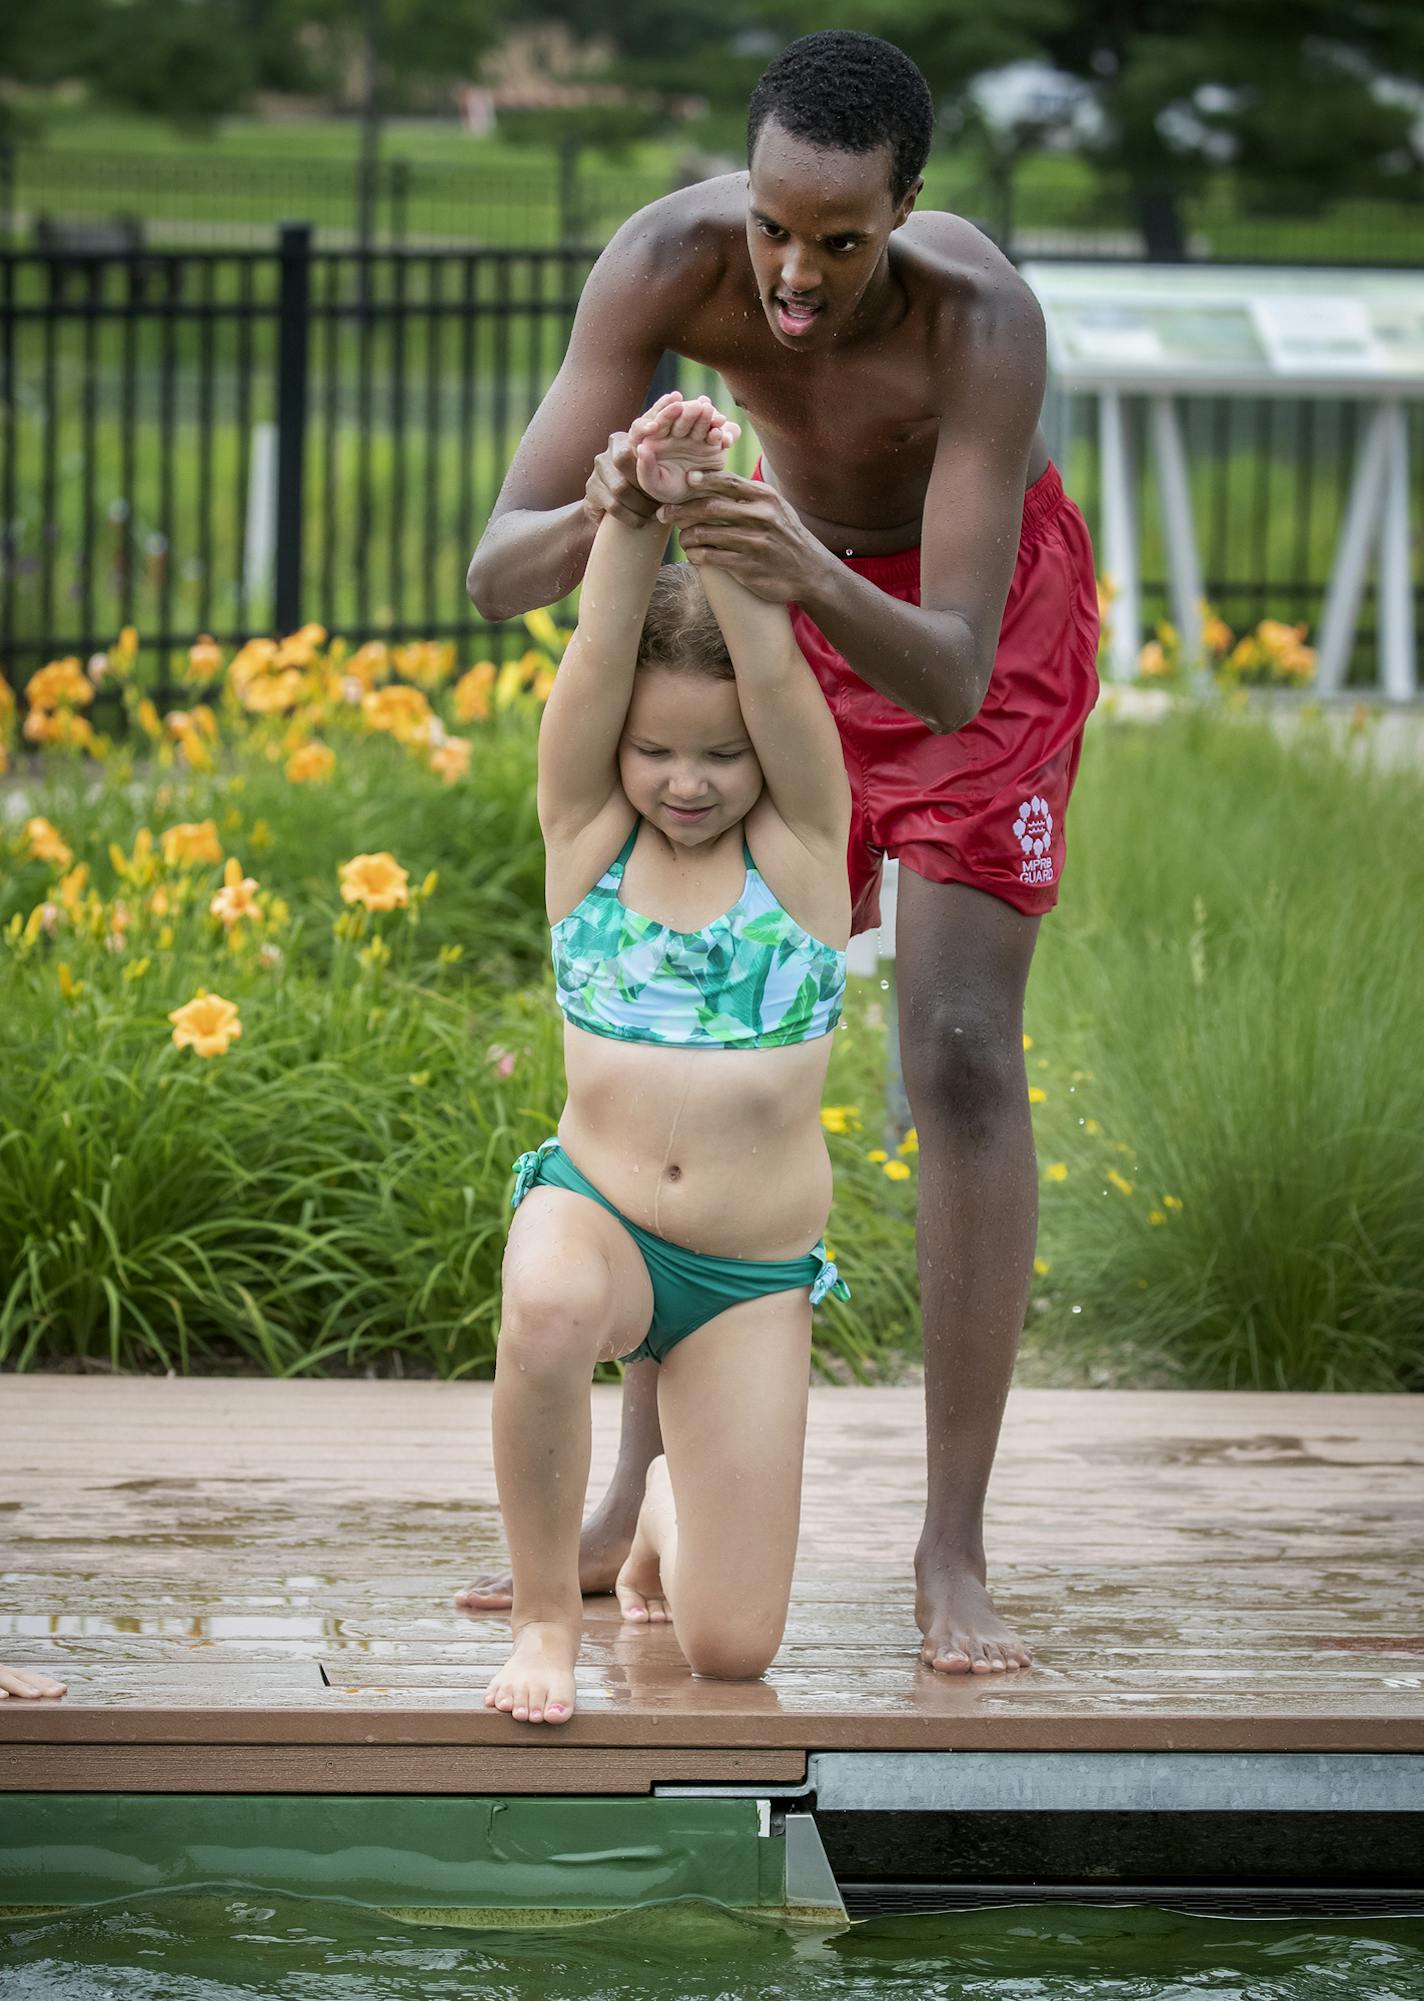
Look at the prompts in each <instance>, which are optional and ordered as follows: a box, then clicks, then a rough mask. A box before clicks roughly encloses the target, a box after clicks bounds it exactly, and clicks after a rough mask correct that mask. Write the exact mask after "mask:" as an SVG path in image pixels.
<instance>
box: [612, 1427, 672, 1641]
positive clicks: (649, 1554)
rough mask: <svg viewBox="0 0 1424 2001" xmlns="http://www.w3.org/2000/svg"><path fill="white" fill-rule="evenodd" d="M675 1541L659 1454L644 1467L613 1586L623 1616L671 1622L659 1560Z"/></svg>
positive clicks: (643, 1621)
mask: <svg viewBox="0 0 1424 2001" xmlns="http://www.w3.org/2000/svg"><path fill="white" fill-rule="evenodd" d="M676 1541H677V1508H676V1505H675V1504H674V1501H673V1497H672V1482H671V1480H670V1479H669V1478H668V1469H667V1460H666V1459H664V1458H663V1457H662V1455H661V1454H659V1456H658V1457H657V1458H656V1459H655V1460H654V1461H653V1463H652V1465H651V1466H650V1467H649V1468H648V1485H647V1491H646V1492H645V1494H644V1495H643V1506H642V1510H641V1512H640V1513H639V1516H638V1527H637V1530H636V1531H635V1533H634V1536H633V1547H632V1548H631V1549H630V1550H629V1552H628V1561H627V1562H626V1563H625V1564H624V1565H623V1568H622V1569H621V1570H620V1571H619V1573H618V1578H617V1582H616V1583H615V1585H614V1587H613V1588H614V1590H615V1591H616V1592H617V1593H618V1603H619V1604H620V1605H621V1606H622V1608H623V1617H624V1618H625V1619H629V1620H634V1621H636V1622H638V1623H639V1624H646V1625H650V1626H665V1625H668V1624H670V1623H671V1620H672V1613H671V1611H670V1610H669V1608H668V1602H667V1598H666V1596H665V1594H664V1592H663V1563H664V1561H665V1559H666V1558H668V1557H669V1556H670V1554H671V1553H672V1552H673V1550H674V1548H675V1546H676Z"/></svg>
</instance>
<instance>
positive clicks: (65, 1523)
mask: <svg viewBox="0 0 1424 2001" xmlns="http://www.w3.org/2000/svg"><path fill="white" fill-rule="evenodd" d="M594 1408H595V1418H594V1461H595V1470H594V1481H595V1483H598V1482H601V1481H602V1479H603V1478H604V1477H606V1474H607V1471H608V1469H609V1468H610V1467H611V1464H612V1460H613V1456H614V1450H615V1447H616V1436H617V1421H618V1402H617V1395H616V1392H613V1391H607V1390H601V1389H600V1390H599V1391H597V1392H595V1399H594ZM488 1422H489V1390H488V1386H487V1385H442V1384H430V1383H416V1384H390V1383H385V1384H374V1383H357V1382H352V1383H274V1382H266V1381H251V1380H232V1381H223V1380H219V1381H213V1380H204V1381H197V1382H188V1381H177V1380H174V1381H169V1380H146V1379H136V1378H119V1379H90V1378H63V1377H43V1376H41V1377H28V1378H18V1379H17V1378H7V1379H0V1659H3V1660H6V1661H11V1662H23V1663H29V1664H32V1665H43V1666H46V1667H48V1668H49V1669H50V1670H51V1671H52V1672H56V1673H58V1674H60V1675H62V1676H64V1677H65V1678H67V1679H68V1681H69V1683H70V1694H69V1696H68V1697H67V1698H66V1699H65V1701H64V1702H62V1703H59V1704H45V1705H43V1706H41V1705H36V1704H31V1703H20V1702H14V1701H12V1702H8V1703H3V1704H0V1786H8V1787H10V1788H12V1789H13V1788H29V1787H33V1786H35V1785H41V1784H49V1785H52V1786H57V1787H61V1788H63V1789H70V1788H74V1787H79V1786H80V1785H81V1780H80V1779H79V1777H78V1776H77V1775H78V1774H81V1773H82V1774H87V1776H86V1777H85V1778H84V1779H83V1781H82V1784H83V1786H85V1787H87V1788H90V1789H92V1788H96V1787H100V1788H101V1787H104V1786H111V1787H116V1788H122V1789H125V1790H132V1789H135V1788H137V1789H147V1790H191V1789H194V1788H195V1787H201V1786H205V1785H206V1786H210V1787H211V1788H212V1789H214V1790H221V1789H233V1790H261V1789H264V1788H267V1787H274V1788H276V1787H280V1789H284V1790H309V1791H346V1790H388V1791H403V1790H409V1791H431V1790H446V1791H479V1790H506V1789H514V1790H520V1791H538V1790H550V1791H559V1790H564V1791H569V1790H600V1791H606V1790H620V1791H624V1790H631V1791H645V1790H646V1789H647V1787H648V1785H650V1784H651V1783H653V1782H654V1781H655V1780H662V1781H666V1782H674V1781H678V1780H686V1781H689V1782H691V1781H693V1780H697V1779H705V1780H708V1781H709V1782H710V1781H720V1782H722V1783H737V1782H741V1781H743V1780H755V1781H758V1782H760V1781H763V1780H764V1781H765V1782H766V1783H768V1784H771V1783H774V1782H775V1783H784V1784H788V1785H789V1784H792V1783H794V1781H795V1775H796V1774H797V1773H798V1772H799V1771H800V1770H802V1769H804V1757H805V1753H806V1752H807V1751H809V1750H815V1749H832V1748H834V1749H866V1750H873V1749H905V1748H923V1749H948V1748H971V1747H972V1748H975V1749H993V1748H1001V1749H1016V1750H1017V1749H1074V1748H1079V1749H1084V1750H1087V1749H1141V1750H1148V1749H1151V1750H1162V1749H1172V1748H1175V1749H1180V1750H1186V1749H1213V1750H1220V1749H1239V1750H1252V1749H1255V1750H1267V1749H1270V1750H1290V1749H1302V1750H1306V1749H1309V1750H1401V1749H1415V1750H1417V1749H1420V1748H1424V1576H1421V1572H1420V1566H1419V1564H1418V1561H1417V1553H1418V1550H1419V1549H1420V1547H1421V1546H1424V1428H1422V1427H1421V1425H1420V1422H1419V1406H1418V1404H1417V1402H1416V1401H1413V1400H1411V1399H1409V1398H1405V1397H1311V1396H1293V1395H1254V1394H1221V1395H1196V1394H1186V1393H1177V1394H1163V1393H1141V1394H1139V1393H1133V1392H1118V1391H1102V1392H1094V1391H1049V1390H1024V1391H1016V1392H1015V1393H1014V1394H1013V1396H1012V1397H1011V1399H1010V1404H1009V1409H1008V1413H1007V1416H1006V1421H1005V1428H1004V1437H1003V1443H1002V1446H1001V1450H1000V1456H999V1463H998V1466H997V1468H996V1474H995V1481H994V1485H993V1488H992V1490H991V1494H990V1505H989V1515H988V1548H989V1556H990V1563H991V1581H992V1582H993V1584H994V1587H995V1591H996V1597H997V1600H998V1602H999V1604H1000V1606H1001V1608H1002V1609H1003V1611H1004V1612H1005V1614H1006V1615H1007V1616H1008V1617H1009V1618H1010V1619H1011V1620H1013V1621H1015V1622H1016V1623H1017V1624H1018V1626H1019V1628H1020V1630H1021V1631H1022V1632H1023V1633H1024V1634H1025V1636H1026V1637H1028V1638H1030V1639H1031V1640H1032V1641H1033V1642H1034V1643H1035V1645H1036V1647H1037V1648H1038V1650H1039V1664H1038V1665H1037V1666H1036V1667H1035V1668H1034V1669H1033V1670H1032V1671H1031V1672H1030V1673H1027V1674H1017V1675H995V1676H993V1677H973V1678H970V1679H959V1678H947V1677H943V1676H935V1675H932V1674H930V1673H929V1672H928V1671H927V1670H926V1669H924V1668H923V1667H921V1666H920V1665H919V1663H918V1661H917V1658H916V1646H917V1636H916V1632H915V1627H914V1623H913V1616H912V1613H913V1606H912V1597H911V1586H910V1559H911V1555H912V1552H913V1548H914V1543H915V1539H916V1536H917V1533H918V1529H919V1517H920V1509H921V1506H922V1495H923V1480H924V1448H923V1407H922V1401H921V1396H920V1393H919V1391H918V1390H914V1389H905V1390H844V1389H818V1390H816V1391H815V1392H814V1394H813V1398H812V1414H811V1423H810V1430H809V1436H808V1446H807V1475H806V1490H805V1505H804V1510H803V1526H802V1544H801V1554H800V1558H799V1560H798V1569H797V1583H796V1592H795V1597H794V1601H793V1606H792V1613H791V1619H790V1622H789V1625H788V1630H787V1636H786V1642H785V1645H784V1646H783V1649H782V1652H781V1654H780V1656H779V1657H778V1660H777V1662H776V1663H775V1665H774V1667H773V1669H772V1671H771V1673H770V1674H769V1675H768V1677H767V1678H766V1680H765V1681H764V1682H762V1683H757V1684H749V1685H737V1686H735V1687H729V1686H727V1685H721V1684H715V1683H706V1682H697V1681H694V1680H693V1679H692V1678H691V1677H690V1676H689V1675H688V1674H687V1672H686V1669H685V1667H684V1666H683V1664H682V1662H681V1657H680V1655H679V1654H678V1652H677V1648H676V1643H675V1640H674V1639H673V1637H672V1635H671V1634H670V1633H668V1632H667V1631H666V1630H660V1631H638V1630H637V1629H632V1628H625V1627H624V1626H623V1625H622V1624H621V1622H620V1621H619V1620H618V1618H617V1616H616V1608H615V1607H614V1605H613V1603H612V1601H611V1600H598V1601H591V1603H590V1606H589V1616H588V1620H587V1630H586V1644H585V1658H584V1661H583V1663H582V1665H581V1669H580V1690H581V1696H580V1700H581V1709H580V1713H579V1715H578V1716H577V1717H576V1718H575V1720H574V1722H573V1724H572V1725H571V1726H569V1727H568V1728H567V1729H566V1730H563V1731H560V1732H559V1733H557V1742H556V1743H555V1742H551V1741H545V1740H544V1739H543V1738H542V1736H536V1734H535V1733H534V1732H532V1731H529V1730H527V1729H524V1728H522V1727H521V1726H518V1725H515V1724H513V1723H512V1722H510V1721H509V1720H508V1719H507V1718H503V1717H498V1716H494V1715H491V1714H490V1713H489V1712H486V1711H485V1710H484V1709H483V1706H482V1702H481V1693H482V1690H483V1685H484V1682H485V1680H486V1679H487V1677H488V1674H489V1673H490V1671H491V1670H492V1669H493V1668H494V1667H495V1666H496V1665H497V1664H498V1662H499V1661H500V1660H501V1659H502V1658H503V1654H504V1650H505V1648H506V1647H507V1642H508V1626H507V1621H506V1620H505V1619H504V1618H502V1617H498V1616H490V1617H484V1618H479V1617H472V1616H469V1615H465V1614H462V1613H459V1612H457V1611H455V1610H454V1608H453V1606H452V1604H451V1602H450V1601H451V1595H452V1593H453V1591H454V1590H455V1589H456V1588H458V1587H459V1586H460V1585H461V1584H463V1583H466V1582H468V1581H469V1580H470V1579H471V1578H472V1577H473V1576H474V1575H475V1574H476V1573H477V1572H478V1571H479V1570H480V1569H482V1568H484V1567H486V1566H489V1565H492V1564H494V1563H496V1562H498V1561H499V1560H500V1554H501V1542H500V1530H499V1518H498V1510H497V1505H496V1501H495V1493H494V1484H493V1478H492V1474H491V1469H490V1453H489V1432H488ZM549 1735H550V1738H551V1739H552V1738H553V1736H554V1733H549ZM511 1760H512V1761H513V1762H512V1763H511ZM511 1772H513V1773H515V1774H516V1775H518V1783H516V1782H515V1780H514V1779H512V1778H511V1777H510V1773H511ZM442 1775H443V1776H442Z"/></svg>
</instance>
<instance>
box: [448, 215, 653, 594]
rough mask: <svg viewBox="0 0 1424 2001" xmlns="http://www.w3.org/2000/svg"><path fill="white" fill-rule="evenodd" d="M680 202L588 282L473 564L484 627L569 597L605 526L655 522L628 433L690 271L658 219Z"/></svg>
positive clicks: (612, 252) (644, 220)
mask: <svg viewBox="0 0 1424 2001" xmlns="http://www.w3.org/2000/svg"><path fill="white" fill-rule="evenodd" d="M685 201H686V197H685V195H683V196H677V195H675V196H669V197H666V198H665V199H664V201H662V202H654V203H653V204H652V206H651V208H649V209H644V210H642V211H641V212H640V213H639V214H638V215H635V216H632V217H631V218H630V219H629V220H628V221H627V222H625V223H624V225H623V227H622V228H621V229H620V230H619V231H618V234H617V235H616V236H615V237H614V238H613V241H612V242H611V243H610V244H609V245H608V248H607V249H606V250H605V251H604V252H603V254H602V256H601V257H600V258H599V260H598V262H597V264H595V265H594V267H593V270H592V271H591V272H590V274H589V277H588V281H587V283H586V284H585V286H584V288H583V293H582V295H581V297H580V299H579V305H578V312H577V314H576V316H575V319H574V325H573V331H572V333H571V334H570V336H569V346H568V352H567V354H566V355H565V356H564V361H563V366H562V367H561V368H560V370H559V372H558V375H557V376H556V377H555V379H554V382H553V384H552V385H551V387H550V389H549V391H548V393H547V394H546V395H545V397H544V400H543V402H542V403H541V404H540V405H539V408H538V410H537V411H536V412H535V414H534V416H533V418H532V419H531V421H530V424H529V428H528V430H527V431H526V432H525V433H524V436H523V439H522V440H521V442H520V445H519V449H518V451H517V452H516V453H515V455H514V460H513V462H512V464H511V465H510V468H509V471H508V473H507V474H506V475H505V480H504V484H503V486H502V487H501V488H500V493H499V499H498V500H497V501H496V502H495V507H494V512H493V514H492V515H491V516H490V519H489V522H488V525H487V526H486V528H485V532H484V534H483V535H482V536H481V537H480V543H479V547H478V548H477V549H476V550H475V553H474V555H473V557H472V558H471V560H470V567H469V572H468V575H467V577H466V589H467V590H468V592H469V595H470V598H471V600H472V602H473V603H474V605H475V607H476V609H477V610H478V611H479V612H481V613H482V614H483V616H484V617H485V618H488V619H504V618H514V617H517V616H518V614H519V613H520V612H524V611H532V610H533V609H534V608H535V607H536V606H538V605H547V604H554V603H556V602H557V601H558V599H560V598H561V597H564V596H565V595H566V594H567V593H568V592H569V591H571V590H572V589H573V587H574V585H575V584H576V583H577V582H578V581H579V579H580V577H582V575H583V572H584V566H585V565H586V563H587V562H588V556H589V551H590V550H591V549H592V547H593V538H594V535H595V533H596V532H597V529H598V524H599V521H600V520H601V519H602V517H603V515H604V514H612V515H613V517H614V518H615V520H619V521H622V522H624V523H625V525H627V526H629V527H633V526H636V525H638V524H640V523H642V522H645V521H648V520H650V519H651V517H652V515H653V512H654V503H653V502H652V501H650V500H649V499H648V497H647V495H646V494H645V493H644V492H643V491H642V489H641V488H640V487H639V485H638V483H637V478H636V462H635V460H634V456H633V449H632V445H631V443H630V441H629V438H628V426H629V424H630V423H631V422H632V420H633V419H634V418H635V417H636V416H637V414H638V412H639V411H640V410H641V409H642V407H643V402H644V399H645V397H646V396H647V392H648V385H649V383H650V382H651V380H652V378H653V373H654V370H655V369H656V368H657V365H658V362H659V360H660V359H661V357H662V355H663V353H664V352H665V350H666V349H667V348H668V347H669V346H671V345H674V344H675V342H676V339H677V318H678V315H679V312H680V311H681V310H682V309H683V308H685V304H686V296H687V287H686V279H687V260H686V256H685V254H679V249H680V246H679V244H678V242H677V241H676V240H675V238H674V235H673V231H672V228H671V227H670V225H671V224H672V223H673V222H674V221H675V220H676V218H675V217H674V216H672V215H665V214H664V213H663V211H664V210H665V209H669V208H671V207H673V206H674V205H676V204H685ZM679 292H680V293H681V295H682V301H681V305H679V301H678V294H679ZM590 466H592V467H593V473H592V476H590V474H589V467H590Z"/></svg>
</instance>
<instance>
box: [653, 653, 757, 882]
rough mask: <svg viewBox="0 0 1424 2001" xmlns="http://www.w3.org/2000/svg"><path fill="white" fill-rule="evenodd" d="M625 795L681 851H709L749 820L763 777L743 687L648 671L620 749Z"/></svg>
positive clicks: (655, 669)
mask: <svg viewBox="0 0 1424 2001" xmlns="http://www.w3.org/2000/svg"><path fill="white" fill-rule="evenodd" d="M618 770H619V775H620V776H621V778H622V780H623V790H624V791H625V792H626V793H627V795H628V797H629V799H630V800H631V801H632V802H633V804H634V806H636V807H637V809H638V811H639V812H640V813H641V814H642V816H643V818H644V819H645V820H651V821H652V823H653V825H654V826H655V827H657V828H658V829H659V830H660V831H661V832H662V833H664V834H666V835H667V837H668V839H669V840H670V841H672V842H673V843H674V844H675V845H677V846H678V847H684V848H696V847H702V846H704V845H705V844H706V843H707V842H709V841H712V840H715V839H716V838H717V837H718V835H720V834H723V833H725V832H726V830H727V829H728V827H732V826H735V825H736V824H737V823H738V822H739V821H741V820H744V819H745V818H746V816H747V814H748V813H749V812H750V811H751V809H752V807H753V806H754V805H755V804H756V802H757V800H758V799H759V798H760V796H761V790H762V772H761V766H760V764H758V762H757V757H756V752H755V751H754V750H753V749H752V744H751V738H750V737H749V736H748V735H747V731H746V725H745V723H744V722H743V721H742V711H741V705H740V703H739V702H738V700H737V684H736V682H735V681H710V680H708V679H707V678H706V677H705V676H704V675H701V674H678V673H673V672H669V670H668V669H667V668H664V667H643V668H640V669H639V670H638V672H637V674H635V675H634V677H633V699H632V701H631V703H630V704H629V706H628V720H627V722H626V724H625V725H624V728H623V737H622V741H621V742H620V743H619V746H618Z"/></svg>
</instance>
